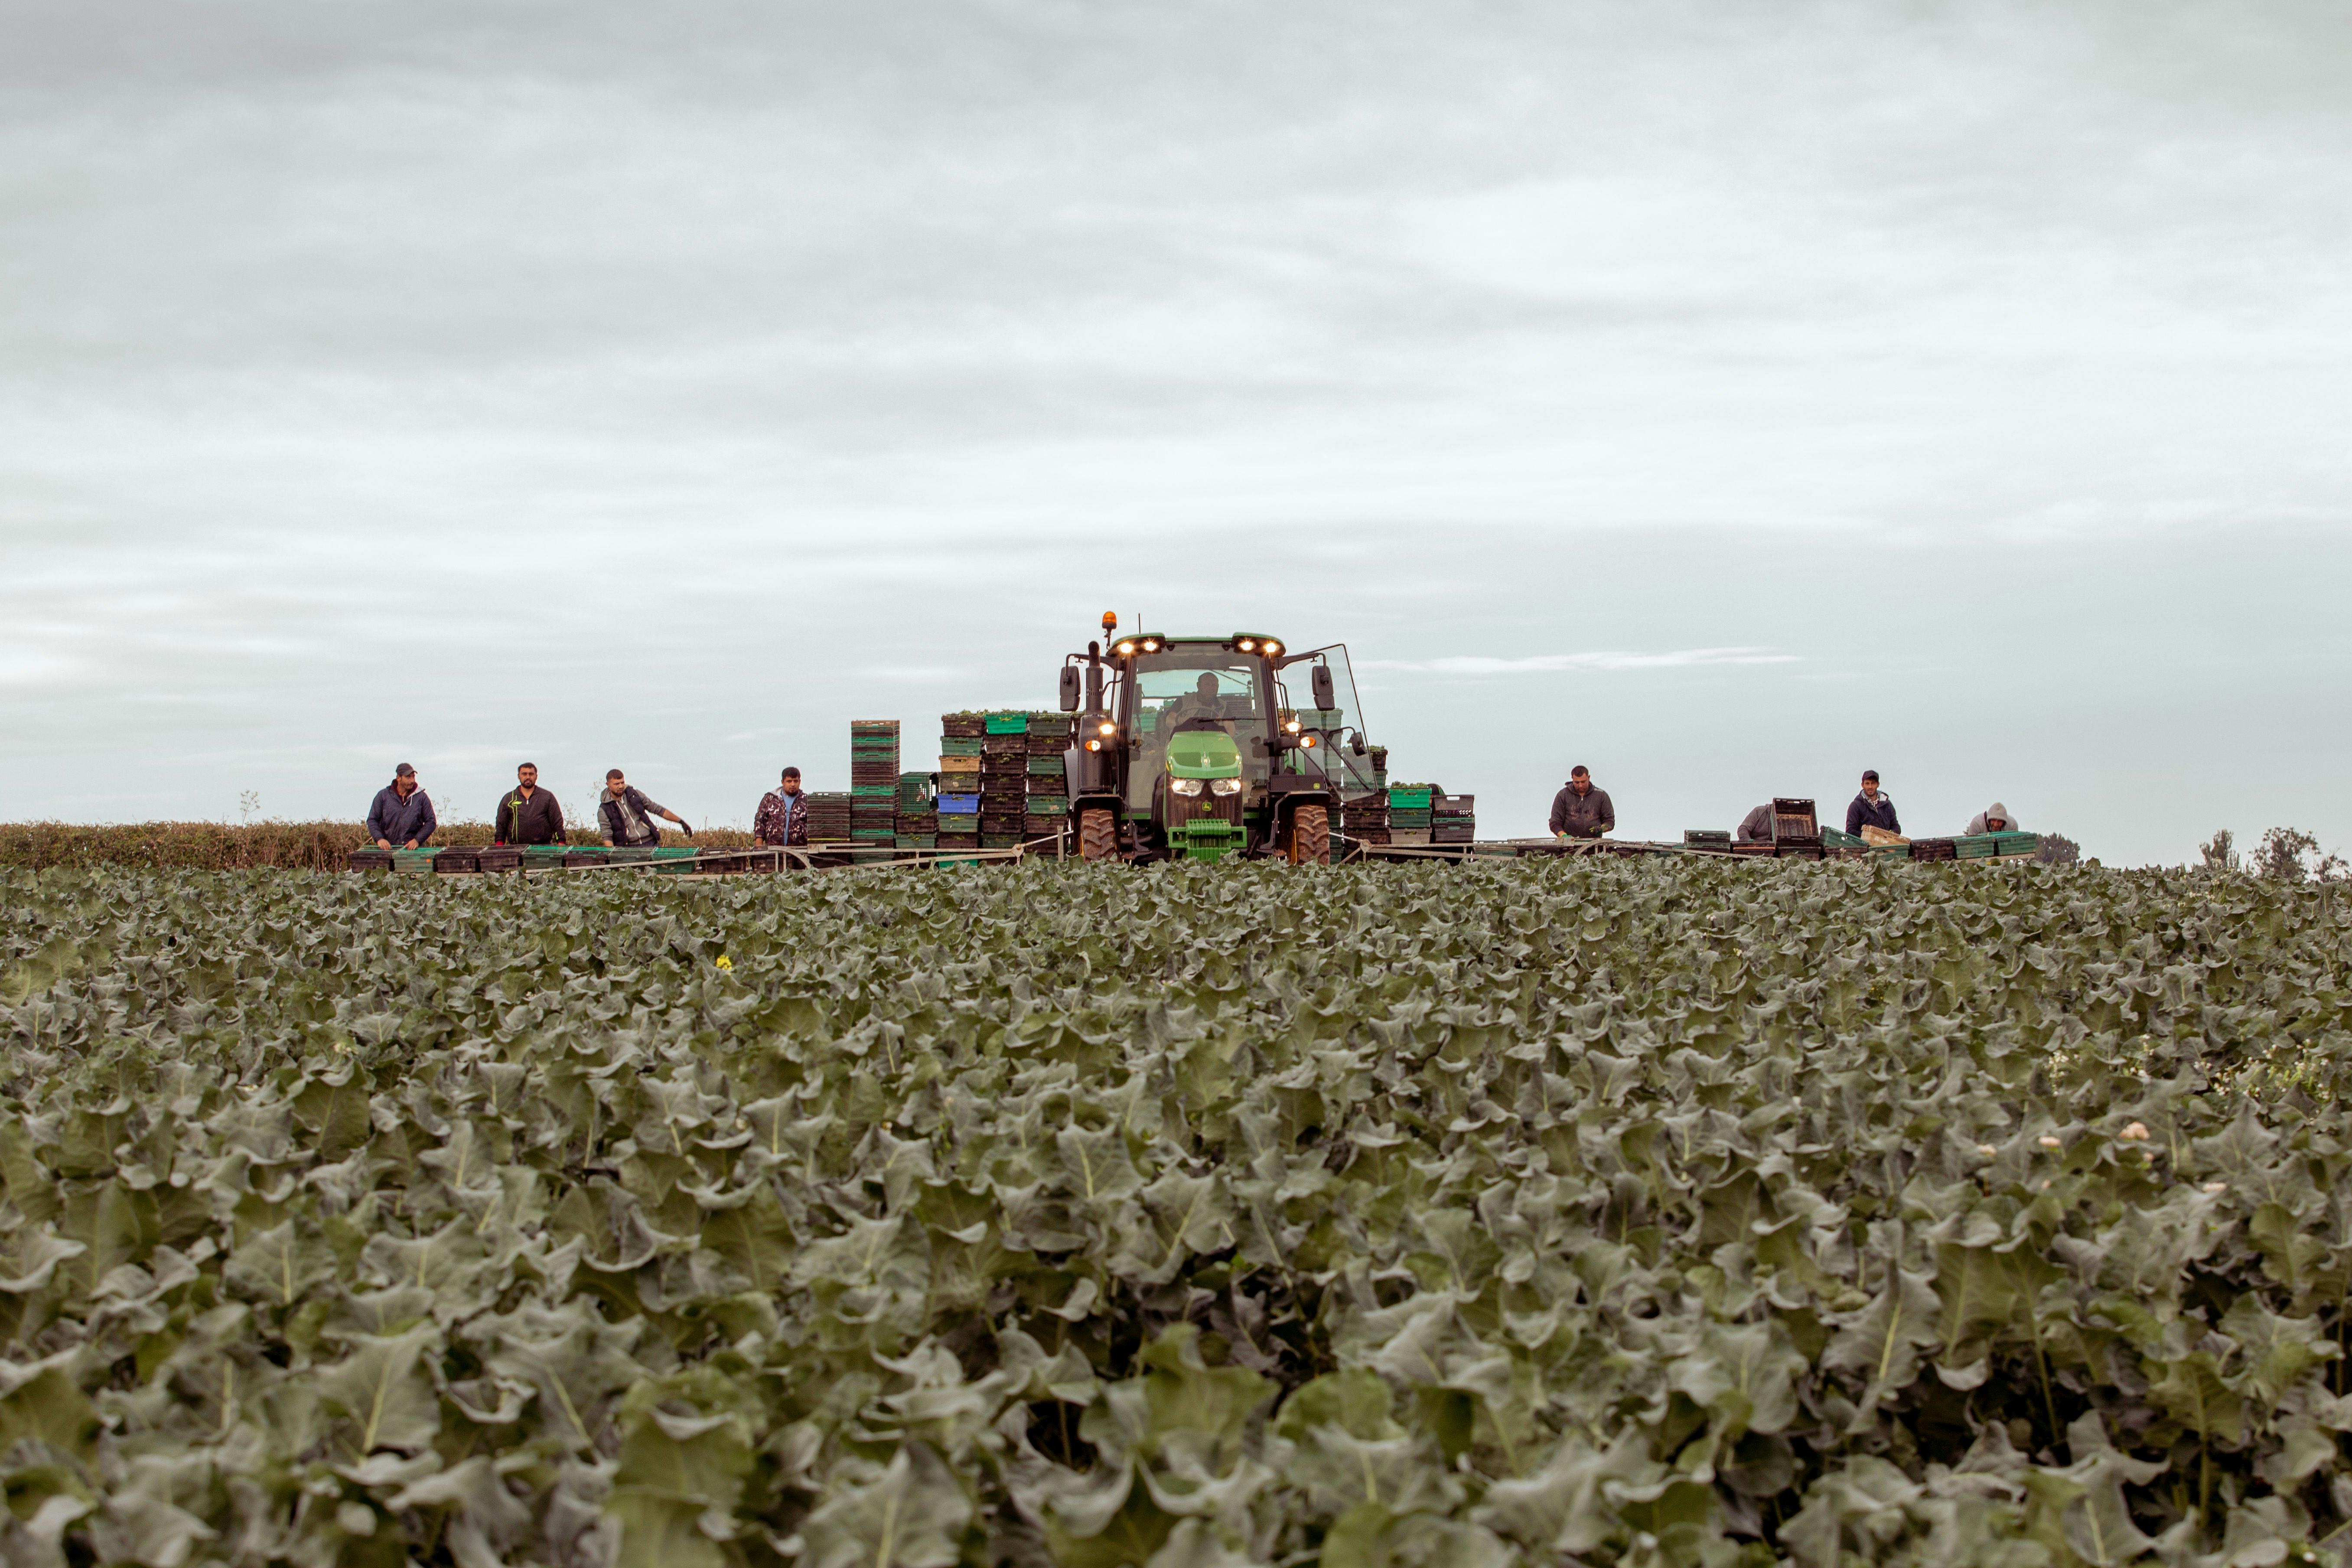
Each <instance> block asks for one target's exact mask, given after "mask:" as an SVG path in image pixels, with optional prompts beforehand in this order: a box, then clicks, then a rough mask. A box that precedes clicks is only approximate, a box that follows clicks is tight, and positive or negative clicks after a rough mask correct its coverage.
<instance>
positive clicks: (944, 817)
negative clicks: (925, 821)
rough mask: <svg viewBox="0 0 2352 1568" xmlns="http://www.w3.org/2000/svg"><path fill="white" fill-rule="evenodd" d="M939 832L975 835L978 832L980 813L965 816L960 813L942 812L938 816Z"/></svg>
mask: <svg viewBox="0 0 2352 1568" xmlns="http://www.w3.org/2000/svg"><path fill="white" fill-rule="evenodd" d="M979 831H980V813H978V812H976V811H975V812H973V813H971V815H970V816H965V815H964V814H963V813H961V812H953V813H950V812H942V813H940V832H941V833H977V832H979Z"/></svg>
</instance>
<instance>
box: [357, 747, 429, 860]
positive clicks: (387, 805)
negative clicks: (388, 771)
mask: <svg viewBox="0 0 2352 1568" xmlns="http://www.w3.org/2000/svg"><path fill="white" fill-rule="evenodd" d="M438 826H441V825H440V823H439V822H437V821H436V820H435V818H434V816H433V797H432V796H431V795H426V794H425V792H424V791H423V790H421V789H419V788H417V787H416V770H415V768H412V767H410V766H409V765H408V764H407V763H401V764H400V765H399V766H398V767H396V768H394V769H393V770H392V782H391V783H390V784H386V785H384V786H383V788H382V789H380V790H378V791H376V792H375V804H374V805H371V806H369V807H368V816H367V835H368V837H370V838H373V839H374V840H375V847H377V848H379V849H389V848H391V847H393V846H394V845H395V844H397V845H399V846H400V847H402V848H403V849H415V848H416V847H419V846H420V845H422V844H424V843H425V842H426V841H428V840H429V839H431V838H432V837H433V830H434V829H435V828H436V827H438Z"/></svg>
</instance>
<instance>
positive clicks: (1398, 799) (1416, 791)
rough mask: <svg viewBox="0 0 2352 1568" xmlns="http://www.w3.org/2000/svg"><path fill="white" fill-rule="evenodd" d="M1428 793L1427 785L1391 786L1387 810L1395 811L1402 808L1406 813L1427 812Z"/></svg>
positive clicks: (1428, 787)
mask: <svg viewBox="0 0 2352 1568" xmlns="http://www.w3.org/2000/svg"><path fill="white" fill-rule="evenodd" d="M1430 793H1431V792H1430V786H1429V785H1428V784H1391V785H1390V786H1389V809H1390V810H1391V811H1395V810H1397V809H1399V808H1400V807H1402V809H1404V810H1406V811H1427V810H1428V809H1429V796H1430Z"/></svg>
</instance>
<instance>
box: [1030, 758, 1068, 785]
mask: <svg viewBox="0 0 2352 1568" xmlns="http://www.w3.org/2000/svg"><path fill="white" fill-rule="evenodd" d="M1029 771H1030V772H1031V773H1036V774H1038V775H1040V776H1041V777H1044V778H1052V779H1057V778H1060V777H1061V776H1062V759H1061V757H1060V756H1059V755H1058V754H1055V755H1050V756H1043V757H1032V758H1030V759H1029Z"/></svg>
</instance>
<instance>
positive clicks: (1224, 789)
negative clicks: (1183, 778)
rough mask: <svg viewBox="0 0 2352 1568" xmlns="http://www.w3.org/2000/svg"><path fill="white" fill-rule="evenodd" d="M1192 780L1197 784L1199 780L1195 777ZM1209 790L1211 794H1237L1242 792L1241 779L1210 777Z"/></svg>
mask: <svg viewBox="0 0 2352 1568" xmlns="http://www.w3.org/2000/svg"><path fill="white" fill-rule="evenodd" d="M1192 782H1193V783H1195V784H1197V783H1199V782H1200V781H1199V780H1197V779H1195V780H1193V781H1192ZM1209 791H1210V793H1211V794H1213V795H1239V794H1241V793H1242V781H1241V780H1239V779H1211V780H1210V781H1209Z"/></svg>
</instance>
